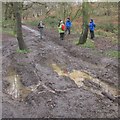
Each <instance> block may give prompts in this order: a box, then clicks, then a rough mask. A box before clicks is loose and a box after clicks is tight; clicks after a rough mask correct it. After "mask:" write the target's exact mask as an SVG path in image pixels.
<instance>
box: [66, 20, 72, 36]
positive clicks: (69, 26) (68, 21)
mask: <svg viewBox="0 0 120 120" xmlns="http://www.w3.org/2000/svg"><path fill="white" fill-rule="evenodd" d="M65 26H66V31H65V32H68V34H70V29H71V27H72V22H71V21H70V18H67V20H66V23H65Z"/></svg>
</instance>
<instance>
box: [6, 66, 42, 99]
mask: <svg viewBox="0 0 120 120" xmlns="http://www.w3.org/2000/svg"><path fill="white" fill-rule="evenodd" d="M6 80H7V82H8V83H9V86H8V87H7V90H6V91H7V93H8V94H9V95H10V96H11V97H12V99H16V100H20V101H23V100H24V99H25V98H26V97H27V96H28V95H29V94H30V93H31V92H34V91H35V90H36V89H37V87H38V86H39V85H40V83H38V84H37V85H33V86H29V87H26V86H24V85H23V84H22V82H21V78H20V76H19V75H18V74H17V72H16V70H15V69H14V68H11V67H10V68H8V71H7V77H6Z"/></svg>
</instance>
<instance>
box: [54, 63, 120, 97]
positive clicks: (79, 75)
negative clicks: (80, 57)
mask: <svg viewBox="0 0 120 120" xmlns="http://www.w3.org/2000/svg"><path fill="white" fill-rule="evenodd" d="M52 68H53V70H54V71H55V72H56V73H57V74H58V75H60V76H67V77H69V78H70V79H72V80H74V82H75V84H77V86H78V87H81V86H84V87H85V88H87V89H88V87H87V86H86V85H85V84H84V81H85V80H88V81H90V82H93V83H95V84H97V85H99V86H100V87H101V89H102V90H94V89H93V88H89V90H91V91H92V92H95V93H97V94H101V95H102V92H103V91H104V92H106V93H109V94H110V95H112V96H114V97H117V96H119V95H120V90H118V89H116V88H115V87H113V86H110V85H109V84H107V83H106V82H103V81H101V80H100V79H96V78H93V77H92V76H91V75H89V73H87V72H86V71H78V70H73V71H72V72H67V73H66V72H64V71H63V70H62V69H61V68H60V67H59V66H57V65H56V64H52Z"/></svg>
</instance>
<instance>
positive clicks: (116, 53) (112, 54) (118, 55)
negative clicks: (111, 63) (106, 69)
mask: <svg viewBox="0 0 120 120" xmlns="http://www.w3.org/2000/svg"><path fill="white" fill-rule="evenodd" d="M105 55H106V56H109V57H113V58H120V51H116V50H113V51H108V52H106V53H105Z"/></svg>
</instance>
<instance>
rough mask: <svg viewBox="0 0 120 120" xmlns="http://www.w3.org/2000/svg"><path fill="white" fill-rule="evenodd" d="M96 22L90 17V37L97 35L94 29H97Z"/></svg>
mask: <svg viewBox="0 0 120 120" xmlns="http://www.w3.org/2000/svg"><path fill="white" fill-rule="evenodd" d="M95 27H96V25H95V23H94V21H93V19H90V23H89V29H90V38H91V39H94V37H95V35H94V30H95Z"/></svg>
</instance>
